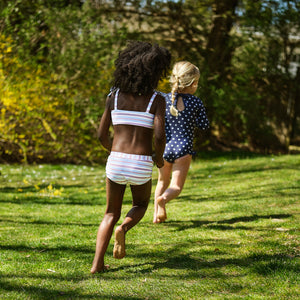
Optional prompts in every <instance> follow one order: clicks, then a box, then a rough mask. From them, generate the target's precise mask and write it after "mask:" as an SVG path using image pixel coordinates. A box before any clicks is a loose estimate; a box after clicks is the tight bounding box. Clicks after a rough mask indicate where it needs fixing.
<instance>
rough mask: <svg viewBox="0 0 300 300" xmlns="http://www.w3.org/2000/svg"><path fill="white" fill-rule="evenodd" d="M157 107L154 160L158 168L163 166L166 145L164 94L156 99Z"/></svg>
mask: <svg viewBox="0 0 300 300" xmlns="http://www.w3.org/2000/svg"><path fill="white" fill-rule="evenodd" d="M156 104H157V108H156V112H155V116H154V155H153V160H154V162H155V163H156V166H157V167H158V168H161V167H163V165H164V159H163V154H164V151H165V146H166V133H165V110H166V102H165V99H164V98H163V97H162V96H158V99H157V100H156Z"/></svg>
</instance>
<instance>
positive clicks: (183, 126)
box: [164, 93, 209, 163]
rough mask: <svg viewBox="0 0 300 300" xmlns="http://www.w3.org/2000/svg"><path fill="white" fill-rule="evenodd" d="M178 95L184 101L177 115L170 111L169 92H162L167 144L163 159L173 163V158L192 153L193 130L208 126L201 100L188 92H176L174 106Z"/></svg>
mask: <svg viewBox="0 0 300 300" xmlns="http://www.w3.org/2000/svg"><path fill="white" fill-rule="evenodd" d="M178 96H181V97H182V99H183V103H184V107H185V108H184V110H182V111H179V115H178V116H177V117H175V116H172V115H171V113H170V106H171V104H172V101H171V93H170V94H164V97H165V99H166V116H165V117H166V139H167V144H166V148H165V152H164V159H165V160H166V161H168V162H170V163H173V162H174V161H175V159H177V158H180V157H182V156H184V155H186V154H193V153H194V151H193V140H194V131H195V128H196V127H198V128H200V129H202V130H205V129H207V128H208V127H209V122H208V119H207V116H206V111H205V107H204V105H203V103H202V101H201V100H200V99H199V98H198V97H196V96H194V95H190V94H177V95H176V98H175V102H174V106H175V107H176V105H177V99H178Z"/></svg>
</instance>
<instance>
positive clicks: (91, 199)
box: [0, 185, 106, 206]
mask: <svg viewBox="0 0 300 300" xmlns="http://www.w3.org/2000/svg"><path fill="white" fill-rule="evenodd" d="M52 188H53V189H56V190H58V191H60V189H61V188H62V189H63V192H62V194H61V196H56V195H55V194H51V192H50V191H49V190H48V185H40V186H39V189H38V190H37V189H36V187H35V186H26V187H22V188H21V190H22V191H20V189H19V188H18V187H2V188H0V195H1V194H3V196H6V195H7V196H6V197H10V198H11V199H3V198H2V199H1V200H0V202H2V203H16V204H25V203H35V204H42V205H57V204H64V205H91V206H94V205H99V202H100V199H101V198H105V197H106V196H105V191H101V192H100V191H89V192H88V193H87V194H85V193H84V192H82V191H80V190H79V189H84V188H88V187H87V186H85V185H53V187H52ZM72 189H74V190H72ZM42 190H44V192H41V191H42ZM5 194H6V195H5Z"/></svg>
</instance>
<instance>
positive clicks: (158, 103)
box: [153, 93, 166, 111]
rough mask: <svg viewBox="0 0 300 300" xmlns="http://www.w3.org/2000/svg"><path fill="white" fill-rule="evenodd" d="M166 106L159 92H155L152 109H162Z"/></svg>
mask: <svg viewBox="0 0 300 300" xmlns="http://www.w3.org/2000/svg"><path fill="white" fill-rule="evenodd" d="M165 107H166V99H165V97H164V96H163V95H162V94H161V93H157V94H156V97H155V99H154V102H153V109H154V110H155V111H157V110H164V109H165Z"/></svg>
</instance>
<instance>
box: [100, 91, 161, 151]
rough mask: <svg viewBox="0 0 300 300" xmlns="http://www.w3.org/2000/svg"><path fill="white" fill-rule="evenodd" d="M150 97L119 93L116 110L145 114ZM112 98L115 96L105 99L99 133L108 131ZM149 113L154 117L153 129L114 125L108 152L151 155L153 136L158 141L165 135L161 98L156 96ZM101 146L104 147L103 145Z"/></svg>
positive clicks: (112, 106)
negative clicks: (105, 103)
mask: <svg viewBox="0 0 300 300" xmlns="http://www.w3.org/2000/svg"><path fill="white" fill-rule="evenodd" d="M151 96H152V94H150V95H146V96H144V95H141V96H138V95H132V94H128V93H120V94H119V96H118V99H117V106H118V110H120V111H136V112H145V111H146V109H147V106H148V104H149V101H150V98H151ZM114 97H115V94H112V95H111V96H109V97H108V98H107V105H106V109H105V112H104V114H103V117H102V119H101V123H100V133H101V131H106V130H107V129H108V128H107V126H108V123H109V124H111V111H112V110H114ZM149 113H151V114H153V115H154V124H153V129H151V128H146V127H142V126H133V125H123V124H119V125H114V126H113V128H114V138H113V141H112V145H111V149H109V150H111V151H116V152H123V153H130V154H139V155H152V139H153V134H154V136H155V137H156V138H158V139H162V138H163V136H164V134H165V131H164V114H165V100H164V98H163V97H162V96H160V95H156V97H155V99H154V101H153V103H152V106H151V108H150V111H149ZM102 144H103V145H104V146H105V144H104V143H102ZM106 148H107V147H106ZM155 148H156V147H155Z"/></svg>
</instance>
